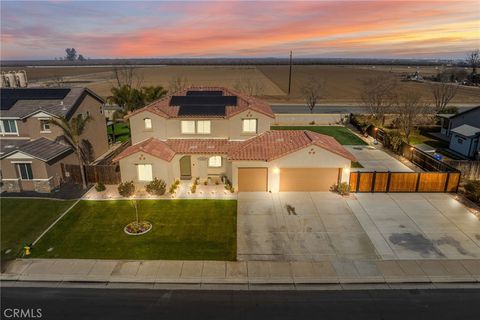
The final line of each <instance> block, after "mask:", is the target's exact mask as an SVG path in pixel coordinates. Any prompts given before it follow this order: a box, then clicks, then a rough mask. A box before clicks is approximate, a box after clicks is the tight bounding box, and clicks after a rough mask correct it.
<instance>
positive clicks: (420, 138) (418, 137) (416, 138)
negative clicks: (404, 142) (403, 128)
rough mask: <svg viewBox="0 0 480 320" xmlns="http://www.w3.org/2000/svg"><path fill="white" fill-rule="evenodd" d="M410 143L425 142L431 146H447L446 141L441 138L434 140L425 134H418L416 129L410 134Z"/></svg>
mask: <svg viewBox="0 0 480 320" xmlns="http://www.w3.org/2000/svg"><path fill="white" fill-rule="evenodd" d="M410 144H411V145H413V146H414V145H417V144H426V145H429V146H430V147H432V148H438V149H439V148H447V147H448V142H445V141H442V140H436V139H433V138H430V137H427V136H424V135H422V134H420V133H419V132H418V131H414V132H412V133H411V134H410Z"/></svg>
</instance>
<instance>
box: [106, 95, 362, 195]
mask: <svg viewBox="0 0 480 320" xmlns="http://www.w3.org/2000/svg"><path fill="white" fill-rule="evenodd" d="M127 118H128V119H129V121H130V129H131V136H132V146H130V147H129V148H127V149H125V150H124V151H123V152H122V153H121V154H119V155H118V156H117V157H116V158H115V159H114V161H119V164H120V170H121V176H122V180H123V181H134V182H136V183H139V184H144V183H148V182H149V181H151V180H152V179H154V178H155V177H156V178H159V179H163V180H164V181H165V182H167V183H168V184H170V183H172V182H173V181H174V180H176V179H182V180H191V179H196V178H200V179H202V180H203V179H206V178H208V177H212V176H225V177H227V178H228V179H229V181H231V183H232V185H233V187H234V188H235V190H238V191H272V192H278V191H328V190H329V188H330V187H331V186H332V185H333V184H336V183H338V182H339V181H348V177H349V168H350V164H351V161H352V160H355V158H354V157H353V155H352V154H351V153H349V152H348V151H347V150H346V149H345V148H343V146H342V145H340V144H339V143H338V142H337V141H336V140H335V139H334V138H332V137H329V136H325V135H321V134H318V133H314V132H311V131H301V130H300V131H294V130H286V131H282V130H279V131H271V130H270V126H271V125H272V123H273V122H274V120H275V115H274V113H273V112H272V109H271V107H270V106H269V105H268V104H267V103H266V102H264V101H262V100H260V99H257V98H254V97H250V96H246V95H243V94H240V93H239V92H236V91H234V90H231V89H227V88H221V87H215V88H210V87H208V88H204V87H201V88H190V89H187V90H184V91H181V92H176V93H174V94H172V95H169V96H167V97H164V98H162V99H160V100H158V101H155V102H153V103H151V104H149V105H147V106H146V107H144V108H142V109H139V110H136V111H134V112H133V113H130V114H129V115H127Z"/></svg>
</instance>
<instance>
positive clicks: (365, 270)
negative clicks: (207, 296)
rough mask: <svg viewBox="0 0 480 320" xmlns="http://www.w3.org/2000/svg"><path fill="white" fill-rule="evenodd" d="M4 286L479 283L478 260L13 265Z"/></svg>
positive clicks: (54, 262) (69, 261)
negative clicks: (24, 283) (36, 283)
mask: <svg viewBox="0 0 480 320" xmlns="http://www.w3.org/2000/svg"><path fill="white" fill-rule="evenodd" d="M0 279H1V280H2V281H42V282H90V283H91V282H103V283H137V284H146V283H148V284H177V285H182V284H183V285H198V286H206V285H220V284H229V285H234V286H236V287H238V288H244V289H248V288H249V287H251V286H252V285H253V286H254V285H262V284H263V285H265V284H270V285H283V287H284V288H286V289H288V288H291V289H294V288H296V287H298V286H301V285H307V284H308V285H311V284H379V285H380V284H387V285H388V284H400V283H416V284H419V283H423V284H432V283H472V284H479V283H480V260H395V261H393V260H390V261H350V260H344V261H341V260H335V261H332V262H329V261H324V262H274V261H248V262H244V261H242V262H237V261H226V262H225V261H170V260H156V261H128V260H120V261H119V260H87V259H85V260H74V259H17V260H14V261H11V262H10V263H9V264H8V266H7V267H6V270H5V272H4V273H2V274H1V277H0Z"/></svg>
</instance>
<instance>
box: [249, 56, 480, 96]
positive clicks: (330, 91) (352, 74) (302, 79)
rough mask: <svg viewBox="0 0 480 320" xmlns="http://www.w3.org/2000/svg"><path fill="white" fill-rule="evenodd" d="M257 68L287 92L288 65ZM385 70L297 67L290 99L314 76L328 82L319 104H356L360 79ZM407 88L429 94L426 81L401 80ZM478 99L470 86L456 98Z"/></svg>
mask: <svg viewBox="0 0 480 320" xmlns="http://www.w3.org/2000/svg"><path fill="white" fill-rule="evenodd" d="M391 68H392V69H393V70H394V71H392V73H393V74H394V75H395V76H396V77H398V78H399V79H400V78H401V74H402V73H405V72H408V71H406V70H409V69H408V68H407V67H405V66H398V67H395V66H392V67H391ZM425 68H429V72H432V69H434V68H435V67H425ZM258 69H259V70H261V71H262V72H263V73H264V74H265V76H266V77H268V78H269V79H270V80H271V81H272V82H274V83H275V84H276V85H277V86H278V87H279V88H280V89H282V90H283V91H284V92H287V91H288V66H259V67H258ZM379 69H383V70H379ZM400 70H401V71H400ZM415 70H416V69H412V70H410V72H412V73H413V72H414V71H415ZM382 73H383V74H385V73H390V71H389V69H388V66H380V67H378V69H377V68H375V69H373V68H371V67H370V68H367V67H366V66H320V65H318V66H317V65H314V66H294V67H293V71H292V88H291V95H290V100H291V101H301V100H302V88H303V86H304V85H305V83H307V81H309V79H311V78H312V77H314V78H318V79H321V80H322V81H324V82H325V89H324V92H323V99H322V100H321V101H320V103H354V102H357V101H358V100H359V97H360V94H361V89H362V83H361V80H362V79H365V78H367V77H372V76H375V75H378V74H382ZM408 90H416V91H422V92H423V93H424V94H425V96H430V92H429V91H428V90H429V89H428V87H427V85H426V84H425V83H418V82H404V81H402V82H400V91H403V92H405V91H408ZM271 98H272V99H276V98H280V97H271ZM479 101H480V88H467V87H462V88H461V89H460V90H459V92H458V94H457V96H456V97H455V99H454V100H453V102H456V103H478V102H479Z"/></svg>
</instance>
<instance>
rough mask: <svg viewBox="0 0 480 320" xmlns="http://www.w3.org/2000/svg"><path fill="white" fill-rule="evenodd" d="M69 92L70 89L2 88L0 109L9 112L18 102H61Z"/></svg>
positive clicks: (0, 91)
mask: <svg viewBox="0 0 480 320" xmlns="http://www.w3.org/2000/svg"><path fill="white" fill-rule="evenodd" d="M69 92H70V89H68V88H58V89H57V88H55V89H50V88H49V89H47V88H27V89H20V88H2V89H1V90H0V96H1V102H0V109H1V110H9V109H10V108H11V107H12V106H13V105H14V104H15V102H17V100H61V99H64V98H65V97H66V96H67V94H68V93H69Z"/></svg>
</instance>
